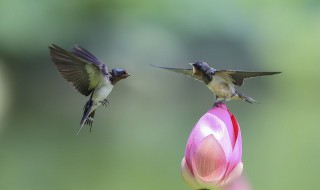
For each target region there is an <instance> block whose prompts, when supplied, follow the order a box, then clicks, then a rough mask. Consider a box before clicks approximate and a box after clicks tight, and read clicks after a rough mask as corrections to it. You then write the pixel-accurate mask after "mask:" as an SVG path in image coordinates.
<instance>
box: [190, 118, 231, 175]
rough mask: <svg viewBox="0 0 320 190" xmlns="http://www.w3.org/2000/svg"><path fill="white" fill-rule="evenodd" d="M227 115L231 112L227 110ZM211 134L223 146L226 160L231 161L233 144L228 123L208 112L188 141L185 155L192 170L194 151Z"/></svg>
mask: <svg viewBox="0 0 320 190" xmlns="http://www.w3.org/2000/svg"><path fill="white" fill-rule="evenodd" d="M226 115H229V113H228V112H226ZM229 120H230V118H229ZM230 123H231V120H230ZM209 135H213V136H214V138H215V139H216V140H217V141H218V142H219V144H220V145H221V146H222V147H223V152H224V155H225V157H226V161H227V162H229V160H230V159H231V154H232V149H233V146H232V144H231V142H230V136H229V132H228V130H227V127H226V124H225V123H224V121H223V120H221V119H220V118H218V117H217V116H215V115H213V114H211V113H209V112H208V113H206V114H204V115H203V116H202V117H201V118H200V120H199V121H198V123H197V124H196V125H195V127H194V128H193V130H192V132H191V134H190V137H189V139H188V142H187V147H186V153H185V155H186V162H187V164H188V166H189V167H190V168H191V170H192V164H191V160H192V157H193V155H194V152H195V151H196V150H197V148H198V146H199V144H200V143H201V142H202V141H203V139H204V138H206V137H208V136H209Z"/></svg>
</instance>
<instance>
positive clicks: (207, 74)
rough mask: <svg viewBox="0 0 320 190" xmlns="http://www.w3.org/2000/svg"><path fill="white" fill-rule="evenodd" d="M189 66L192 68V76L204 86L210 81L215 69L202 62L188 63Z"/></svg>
mask: <svg viewBox="0 0 320 190" xmlns="http://www.w3.org/2000/svg"><path fill="white" fill-rule="evenodd" d="M190 65H191V66H192V68H193V73H192V75H194V76H195V77H196V78H198V79H199V80H202V81H203V82H205V83H206V84H207V83H208V82H210V81H211V79H212V75H213V74H214V71H215V69H213V68H211V67H210V66H209V65H208V63H206V62H204V61H197V62H195V63H190Z"/></svg>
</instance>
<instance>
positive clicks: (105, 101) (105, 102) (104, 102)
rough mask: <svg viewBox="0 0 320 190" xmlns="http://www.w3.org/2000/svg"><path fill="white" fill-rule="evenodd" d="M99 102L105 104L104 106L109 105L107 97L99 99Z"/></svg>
mask: <svg viewBox="0 0 320 190" xmlns="http://www.w3.org/2000/svg"><path fill="white" fill-rule="evenodd" d="M100 103H101V104H102V105H103V106H106V107H108V105H109V101H108V100H107V99H104V100H102V101H100Z"/></svg>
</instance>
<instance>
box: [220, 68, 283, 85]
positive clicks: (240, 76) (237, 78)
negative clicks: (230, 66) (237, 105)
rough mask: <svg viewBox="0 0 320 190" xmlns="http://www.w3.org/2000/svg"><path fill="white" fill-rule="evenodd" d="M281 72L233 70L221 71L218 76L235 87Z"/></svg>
mask: <svg viewBox="0 0 320 190" xmlns="http://www.w3.org/2000/svg"><path fill="white" fill-rule="evenodd" d="M279 73H281V72H248V71H232V70H219V71H216V75H219V76H221V77H223V78H224V79H225V80H227V81H228V80H230V79H231V81H232V83H233V84H234V85H237V86H242V85H243V82H244V80H245V79H247V78H252V77H259V76H267V75H275V74H279Z"/></svg>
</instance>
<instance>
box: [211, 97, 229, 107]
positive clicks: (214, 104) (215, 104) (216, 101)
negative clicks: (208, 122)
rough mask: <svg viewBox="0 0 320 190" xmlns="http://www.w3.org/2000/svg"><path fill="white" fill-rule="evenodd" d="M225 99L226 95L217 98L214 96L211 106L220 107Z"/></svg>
mask: <svg viewBox="0 0 320 190" xmlns="http://www.w3.org/2000/svg"><path fill="white" fill-rule="evenodd" d="M224 101H226V97H224V98H223V99H218V97H217V96H216V100H215V102H214V103H213V106H212V107H219V108H221V107H222V106H221V105H222V103H223V102H224Z"/></svg>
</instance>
